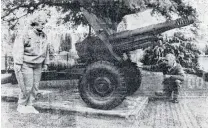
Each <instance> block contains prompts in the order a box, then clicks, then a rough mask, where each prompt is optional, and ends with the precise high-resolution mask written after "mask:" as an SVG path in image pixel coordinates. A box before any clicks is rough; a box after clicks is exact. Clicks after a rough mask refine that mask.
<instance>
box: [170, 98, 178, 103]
mask: <svg viewBox="0 0 208 128" xmlns="http://www.w3.org/2000/svg"><path fill="white" fill-rule="evenodd" d="M171 102H172V103H179V101H178V99H173V100H172V101H171Z"/></svg>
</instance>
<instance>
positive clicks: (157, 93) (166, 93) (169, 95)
mask: <svg viewBox="0 0 208 128" xmlns="http://www.w3.org/2000/svg"><path fill="white" fill-rule="evenodd" d="M155 95H156V96H163V97H167V98H169V97H171V93H168V92H164V91H158V92H155Z"/></svg>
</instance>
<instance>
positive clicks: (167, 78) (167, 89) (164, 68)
mask: <svg viewBox="0 0 208 128" xmlns="http://www.w3.org/2000/svg"><path fill="white" fill-rule="evenodd" d="M142 68H143V69H146V70H151V71H161V72H163V76H164V80H163V85H164V88H163V91H161V92H156V93H155V94H156V95H157V96H166V97H167V98H169V99H170V101H171V102H173V103H178V95H179V89H180V86H181V84H182V82H183V81H184V71H183V68H182V67H181V65H180V64H178V63H177V62H176V58H175V56H174V55H173V54H170V53H169V54H167V55H166V56H165V58H164V61H163V62H161V63H159V64H156V65H151V66H142Z"/></svg>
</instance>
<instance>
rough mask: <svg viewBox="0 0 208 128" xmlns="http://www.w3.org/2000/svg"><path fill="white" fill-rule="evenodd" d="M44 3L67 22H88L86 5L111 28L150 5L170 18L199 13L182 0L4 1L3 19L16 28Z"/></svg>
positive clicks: (42, 6)
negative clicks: (126, 16) (84, 15)
mask: <svg viewBox="0 0 208 128" xmlns="http://www.w3.org/2000/svg"><path fill="white" fill-rule="evenodd" d="M45 6H49V7H53V6H55V7H56V8H57V10H59V11H61V12H62V13H67V14H66V15H65V17H63V18H62V20H63V21H64V22H68V21H71V22H73V24H74V25H80V24H84V25H86V24H87V22H86V20H85V19H84V17H83V15H82V13H81V11H80V8H81V7H83V8H85V9H87V10H89V11H91V12H93V13H94V14H96V15H97V16H98V17H102V18H103V19H104V20H106V21H107V23H109V24H110V27H111V28H112V29H116V26H117V24H118V23H119V22H120V21H121V20H122V18H123V17H124V16H125V15H127V14H132V13H137V12H140V11H142V10H144V9H147V8H153V12H152V13H153V14H154V13H156V12H157V13H160V14H162V15H163V16H165V17H166V18H167V20H169V19H171V18H172V16H171V14H172V13H175V14H177V15H179V16H181V17H184V16H189V15H193V16H196V11H195V10H194V9H193V8H192V7H191V6H189V5H187V4H185V3H184V2H182V0H2V17H1V18H2V20H3V21H5V22H7V23H8V25H9V26H10V29H14V27H15V26H16V25H17V24H18V21H19V19H20V18H22V17H24V16H26V15H28V14H32V13H33V12H35V11H36V10H39V9H41V8H44V7H45ZM19 11H20V12H21V13H20V12H19Z"/></svg>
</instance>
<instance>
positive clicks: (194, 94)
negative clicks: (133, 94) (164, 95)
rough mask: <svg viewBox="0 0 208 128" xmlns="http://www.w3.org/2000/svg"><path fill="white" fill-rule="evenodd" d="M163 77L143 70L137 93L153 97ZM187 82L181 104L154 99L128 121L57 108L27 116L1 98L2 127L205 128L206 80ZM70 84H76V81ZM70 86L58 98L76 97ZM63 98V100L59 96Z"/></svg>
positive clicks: (207, 124)
mask: <svg viewBox="0 0 208 128" xmlns="http://www.w3.org/2000/svg"><path fill="white" fill-rule="evenodd" d="M161 80H162V75H161V74H158V73H155V74H154V73H148V72H147V73H144V72H143V81H142V85H141V88H140V90H139V92H138V93H141V94H142V95H149V96H150V97H151V95H152V93H153V91H154V90H157V89H159V88H161V85H160V83H161ZM185 83H186V84H184V87H183V88H182V92H181V95H180V103H179V104H173V103H170V102H168V101H167V100H163V99H155V98H151V99H150V101H149V103H148V105H147V107H146V108H145V109H144V111H143V112H142V113H141V114H140V115H139V116H138V118H136V119H128V120H123V119H118V118H110V117H102V118H100V117H91V116H83V115H80V114H75V113H60V112H55V111H44V112H41V113H40V114H37V115H36V114H26V115H24V114H19V113H17V112H16V107H17V104H16V103H15V102H5V101H2V104H1V112H2V114H1V122H2V125H1V126H2V128H13V127H15V128H28V127H29V128H33V127H34V128H36V127H38V128H64V127H72V128H97V127H100V128H108V127H111V128H112V127H113V128H114V127H116V128H117V127H118V128H124V127H132V128H135V127H144V128H168V127H170V128H172V127H175V128H206V127H208V111H207V109H208V97H207V95H208V91H207V88H208V86H207V83H204V82H203V81H201V79H200V78H197V77H194V76H191V75H188V76H187V80H186V81H185ZM71 84H72V85H74V84H75V82H72V83H71ZM62 85H63V84H62ZM70 87H73V88H74V89H70V90H63V89H61V90H60V89H59V91H61V92H62V93H61V95H60V96H59V97H58V98H57V100H67V96H66V95H68V96H69V95H70V96H74V95H73V94H74V93H76V91H75V90H76V86H70ZM204 87H206V88H204ZM188 88H189V89H188ZM193 90H194V91H193ZM61 97H62V99H60V98H61ZM75 97H76V95H75Z"/></svg>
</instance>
